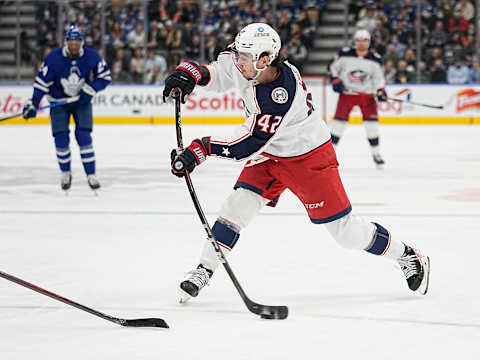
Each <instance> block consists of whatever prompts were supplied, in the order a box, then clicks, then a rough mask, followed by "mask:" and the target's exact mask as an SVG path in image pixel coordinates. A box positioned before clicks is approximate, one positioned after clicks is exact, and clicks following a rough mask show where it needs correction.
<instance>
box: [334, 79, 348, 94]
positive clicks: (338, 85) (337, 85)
mask: <svg viewBox="0 0 480 360" xmlns="http://www.w3.org/2000/svg"><path fill="white" fill-rule="evenodd" d="M331 83H332V87H333V91H335V92H337V93H340V94H341V93H343V92H344V91H345V85H343V82H342V80H340V79H339V78H337V77H334V78H333V79H332V81H331Z"/></svg>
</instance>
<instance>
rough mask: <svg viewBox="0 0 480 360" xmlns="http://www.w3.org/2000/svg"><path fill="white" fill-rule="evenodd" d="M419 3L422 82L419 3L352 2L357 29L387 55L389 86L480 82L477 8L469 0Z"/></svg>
mask: <svg viewBox="0 0 480 360" xmlns="http://www.w3.org/2000/svg"><path fill="white" fill-rule="evenodd" d="M418 1H420V7H421V12H420V29H421V30H420V31H421V33H420V39H421V42H420V46H421V55H420V59H419V60H420V61H419V62H418V68H419V70H420V71H419V74H420V79H417V42H416V36H417V16H416V15H417V14H416V12H417V3H416V1H412V0H399V1H387V0H376V1H373V0H369V1H364V0H362V1H352V2H351V3H350V7H349V11H350V16H351V18H352V21H354V22H355V24H356V26H357V27H358V28H364V29H367V30H368V31H370V33H371V34H372V47H373V48H374V49H375V50H376V51H377V52H378V53H379V54H380V55H382V56H383V61H384V66H385V76H386V79H387V82H388V83H415V82H417V81H418V80H419V82H422V83H446V82H448V83H451V84H466V83H477V82H480V66H479V63H478V55H477V50H476V49H477V44H476V27H475V7H474V5H473V4H472V2H471V1H470V0H437V1H430V0H418Z"/></svg>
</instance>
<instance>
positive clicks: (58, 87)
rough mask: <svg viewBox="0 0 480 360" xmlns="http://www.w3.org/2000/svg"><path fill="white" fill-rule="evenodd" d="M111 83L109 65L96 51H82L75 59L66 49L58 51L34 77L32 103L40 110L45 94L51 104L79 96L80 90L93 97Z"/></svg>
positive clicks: (49, 55) (52, 53)
mask: <svg viewBox="0 0 480 360" xmlns="http://www.w3.org/2000/svg"><path fill="white" fill-rule="evenodd" d="M111 81H112V77H111V74H110V70H109V69H108V66H107V64H106V62H105V61H104V60H103V59H102V58H101V57H100V55H99V54H98V53H97V52H96V51H95V50H94V49H90V48H81V49H80V54H79V56H78V58H77V59H75V60H73V59H71V58H70V57H68V54H67V49H66V48H65V47H64V48H56V49H54V50H52V51H51V52H50V54H48V56H47V57H46V58H45V61H44V62H43V64H42V67H41V68H40V71H39V72H38V75H37V76H36V77H35V82H34V83H33V87H34V91H33V97H32V103H33V105H34V106H35V107H37V106H38V104H39V103H40V101H41V99H42V97H43V96H44V95H46V96H47V99H48V101H50V102H54V101H60V100H64V99H67V98H69V97H74V96H77V95H78V94H79V92H80V90H83V91H84V92H86V93H87V94H89V95H91V96H94V95H95V94H96V93H97V92H98V91H100V90H103V89H105V88H106V87H107V85H108V84H110V82H111Z"/></svg>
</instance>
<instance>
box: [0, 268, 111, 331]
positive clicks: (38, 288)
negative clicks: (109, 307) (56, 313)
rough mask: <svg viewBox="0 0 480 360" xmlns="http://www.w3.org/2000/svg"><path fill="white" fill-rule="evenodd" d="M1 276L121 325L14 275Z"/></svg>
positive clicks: (0, 273)
mask: <svg viewBox="0 0 480 360" xmlns="http://www.w3.org/2000/svg"><path fill="white" fill-rule="evenodd" d="M0 276H1V277H2V278H4V279H6V280H10V281H12V282H14V283H16V284H18V285H21V286H24V287H26V288H28V289H30V290H33V291H36V292H38V293H40V294H42V295H45V296H48V297H50V298H52V299H54V300H57V301H61V302H63V303H65V304H67V305H70V306H73V307H76V308H77V309H80V310H83V311H86V312H88V313H90V314H92V315H95V316H98V317H101V318H102V319H105V320H108V321H111V322H114V323H117V324H118V323H119V319H116V318H114V317H112V316H109V315H106V314H103V313H101V312H100V311H97V310H93V309H91V308H89V307H87V306H85V305H82V304H79V303H77V302H75V301H73V300H70V299H67V298H65V297H63V296H60V295H58V294H55V293H53V292H51V291H48V290H45V289H42V288H41V287H39V286H37V285H34V284H31V283H29V282H27V281H25V280H22V279H19V278H17V277H15V276H13V275H10V274H7V273H4V272H2V271H0Z"/></svg>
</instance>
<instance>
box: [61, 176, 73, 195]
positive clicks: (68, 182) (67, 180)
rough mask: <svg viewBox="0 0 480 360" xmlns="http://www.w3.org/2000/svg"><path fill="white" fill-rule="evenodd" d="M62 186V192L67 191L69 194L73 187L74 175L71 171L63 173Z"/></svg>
mask: <svg viewBox="0 0 480 360" xmlns="http://www.w3.org/2000/svg"><path fill="white" fill-rule="evenodd" d="M60 186H61V188H62V190H65V192H68V190H69V189H70V187H71V186H72V173H71V171H64V172H62V177H61V178H60Z"/></svg>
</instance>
